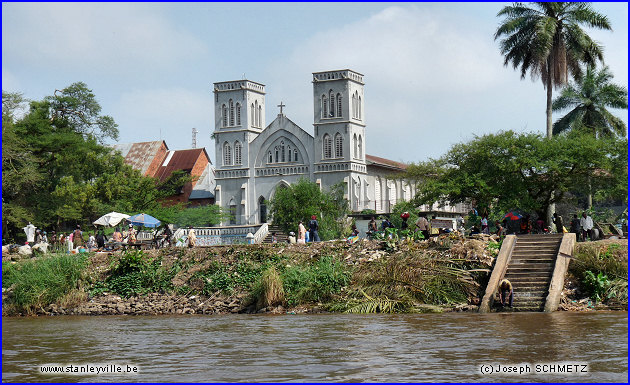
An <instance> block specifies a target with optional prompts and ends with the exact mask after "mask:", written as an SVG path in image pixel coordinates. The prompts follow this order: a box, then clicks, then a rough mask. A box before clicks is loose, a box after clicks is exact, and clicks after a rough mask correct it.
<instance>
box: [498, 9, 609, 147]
mask: <svg viewBox="0 0 630 385" xmlns="http://www.w3.org/2000/svg"><path fill="white" fill-rule="evenodd" d="M532 4H533V5H534V7H531V8H530V7H528V6H526V5H524V4H523V3H514V4H513V5H511V6H507V7H504V8H503V9H502V10H501V11H500V12H499V13H498V14H497V16H499V17H501V16H505V20H504V21H503V23H502V24H501V25H500V26H499V28H498V29H497V31H496V33H495V35H494V38H495V40H496V39H499V38H501V37H503V39H502V40H501V41H500V47H501V54H502V55H505V62H504V64H505V65H506V66H507V65H508V64H509V63H512V66H513V68H514V69H516V68H518V67H519V66H520V70H521V78H523V79H524V78H525V75H526V74H527V72H528V71H529V72H530V74H531V77H532V79H536V78H538V77H540V78H541V80H542V82H543V86H544V87H545V89H546V90H547V110H546V111H547V138H551V136H552V135H553V131H552V115H551V114H552V87H553V86H555V87H558V86H562V85H564V84H566V83H567V81H568V75H569V73H570V74H572V75H573V76H574V77H577V78H579V77H580V76H581V71H582V70H581V66H580V63H586V64H587V65H595V62H596V60H600V61H603V49H602V47H601V46H599V45H598V44H597V43H596V42H595V41H593V40H592V39H591V38H590V37H589V36H588V35H587V34H586V32H584V30H582V28H581V25H586V26H588V27H593V28H598V29H606V30H610V29H611V26H610V22H609V21H608V18H607V17H606V16H604V15H601V14H599V13H597V12H595V11H594V10H593V9H591V7H590V5H589V4H588V3H571V2H569V3H566V2H539V3H532Z"/></svg>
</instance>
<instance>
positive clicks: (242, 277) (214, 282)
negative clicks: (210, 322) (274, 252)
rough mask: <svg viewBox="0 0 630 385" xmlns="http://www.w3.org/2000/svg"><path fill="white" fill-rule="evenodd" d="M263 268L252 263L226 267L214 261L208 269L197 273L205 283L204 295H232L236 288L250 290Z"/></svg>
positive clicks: (240, 263) (246, 262)
mask: <svg viewBox="0 0 630 385" xmlns="http://www.w3.org/2000/svg"><path fill="white" fill-rule="evenodd" d="M261 271H262V267H261V266H259V265H258V264H254V263H252V262H251V261H247V260H244V261H239V262H238V263H237V264H235V265H224V264H222V263H221V262H218V261H214V262H213V263H212V264H211V265H210V267H208V269H206V270H204V271H201V272H199V273H197V276H198V277H200V278H202V279H203V280H204V281H205V284H204V288H203V291H202V292H203V294H205V295H212V294H213V293H215V292H216V291H219V290H220V291H222V292H224V293H232V292H233V291H234V290H235V289H236V288H238V287H242V288H245V289H249V288H250V287H252V285H254V284H255V283H256V282H257V280H258V279H259V277H260V274H261Z"/></svg>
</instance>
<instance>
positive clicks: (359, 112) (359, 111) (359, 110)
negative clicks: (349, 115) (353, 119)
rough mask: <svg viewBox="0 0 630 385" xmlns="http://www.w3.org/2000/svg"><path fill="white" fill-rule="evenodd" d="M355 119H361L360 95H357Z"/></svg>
mask: <svg viewBox="0 0 630 385" xmlns="http://www.w3.org/2000/svg"><path fill="white" fill-rule="evenodd" d="M357 107H358V108H357V119H359V120H361V116H362V115H361V112H362V111H361V97H360V96H359V101H358V103H357Z"/></svg>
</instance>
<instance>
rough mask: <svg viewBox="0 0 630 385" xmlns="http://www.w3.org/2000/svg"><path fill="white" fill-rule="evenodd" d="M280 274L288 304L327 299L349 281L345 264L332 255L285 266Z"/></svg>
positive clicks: (348, 273)
mask: <svg viewBox="0 0 630 385" xmlns="http://www.w3.org/2000/svg"><path fill="white" fill-rule="evenodd" d="M281 276H282V283H283V286H284V291H285V295H286V297H287V302H288V304H289V305H297V304H300V303H307V302H315V301H326V300H329V299H330V298H331V297H332V296H333V295H334V294H336V293H339V292H340V291H341V288H342V287H344V286H346V285H348V283H350V271H349V270H348V268H347V266H346V265H345V264H343V263H341V262H339V261H337V260H335V259H334V258H333V257H322V258H320V259H319V260H317V261H316V262H315V263H313V264H307V265H299V266H290V267H287V268H286V270H285V271H284V272H283V273H282V275H281Z"/></svg>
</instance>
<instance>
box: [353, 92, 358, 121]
mask: <svg viewBox="0 0 630 385" xmlns="http://www.w3.org/2000/svg"><path fill="white" fill-rule="evenodd" d="M357 103H358V99H357V92H356V91H355V92H354V93H353V94H352V118H354V119H356V117H357Z"/></svg>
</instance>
